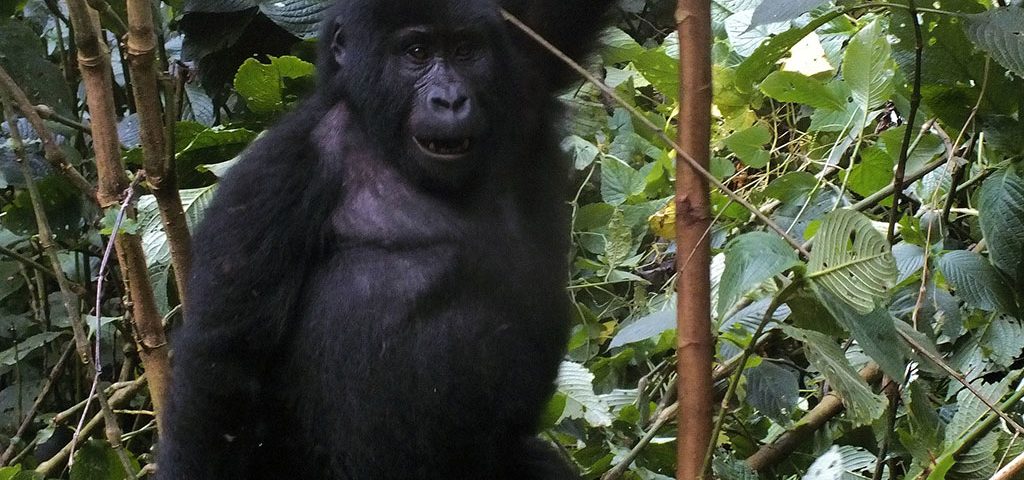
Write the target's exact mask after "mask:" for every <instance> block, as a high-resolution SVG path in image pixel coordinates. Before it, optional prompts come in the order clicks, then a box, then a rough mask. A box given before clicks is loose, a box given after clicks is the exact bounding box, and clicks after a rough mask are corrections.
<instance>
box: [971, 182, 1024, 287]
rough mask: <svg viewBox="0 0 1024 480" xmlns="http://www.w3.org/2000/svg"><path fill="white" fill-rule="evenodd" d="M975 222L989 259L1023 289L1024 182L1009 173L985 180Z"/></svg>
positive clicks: (979, 194)
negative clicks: (985, 243) (983, 236)
mask: <svg viewBox="0 0 1024 480" xmlns="http://www.w3.org/2000/svg"><path fill="white" fill-rule="evenodd" d="M978 223H979V224H980V225H981V231H982V233H983V234H984V235H985V241H986V242H988V255H989V260H991V261H992V264H993V265H995V266H996V267H997V268H999V270H1001V271H1002V272H1003V273H1005V274H1006V275H1007V276H1008V277H1010V278H1011V279H1012V280H1013V282H1014V284H1015V285H1017V286H1019V287H1020V288H1024V180H1022V179H1021V178H1020V177H1019V176H1017V175H1016V174H1015V173H1013V172H1012V171H1010V170H1004V171H1003V172H1000V173H997V174H996V175H993V176H992V177H991V178H989V179H988V180H985V183H984V184H982V186H981V190H980V191H979V192H978ZM1022 300H1024V297H1022Z"/></svg>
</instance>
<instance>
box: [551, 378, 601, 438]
mask: <svg viewBox="0 0 1024 480" xmlns="http://www.w3.org/2000/svg"><path fill="white" fill-rule="evenodd" d="M555 383H556V384H557V385H558V392H559V393H562V394H564V395H565V397H566V404H565V410H564V411H563V413H562V415H563V416H566V417H569V418H582V419H584V420H586V421H587V423H589V424H590V425H591V426H593V427H608V426H611V424H612V417H611V413H610V409H609V408H608V405H607V404H606V403H604V400H602V399H601V397H598V396H597V394H595V393H594V374H593V373H591V372H590V370H587V367H585V366H583V365H581V364H578V363H574V362H562V364H561V365H560V366H559V367H558V379H557V380H556V381H555Z"/></svg>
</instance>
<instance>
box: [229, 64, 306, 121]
mask: <svg viewBox="0 0 1024 480" xmlns="http://www.w3.org/2000/svg"><path fill="white" fill-rule="evenodd" d="M315 70H316V69H315V67H314V66H313V64H312V63H309V62H306V61H303V60H301V59H299V58H298V57H292V56H284V57H270V64H269V65H267V64H263V63H260V62H259V61H257V60H256V59H255V58H249V59H247V60H246V61H245V63H243V64H242V66H241V67H239V68H238V73H236V74H235V83H234V84H235V89H236V90H237V91H238V94H239V95H241V96H242V98H245V102H246V105H248V107H249V109H250V110H252V111H253V112H256V113H275V112H280V111H283V110H284V108H285V93H284V92H285V84H284V80H285V79H298V78H303V77H312V76H313V74H314V73H315Z"/></svg>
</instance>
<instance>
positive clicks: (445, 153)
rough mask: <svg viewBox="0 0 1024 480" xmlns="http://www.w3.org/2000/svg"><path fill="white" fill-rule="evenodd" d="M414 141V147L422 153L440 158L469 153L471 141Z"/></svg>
mask: <svg viewBox="0 0 1024 480" xmlns="http://www.w3.org/2000/svg"><path fill="white" fill-rule="evenodd" d="M413 138H415V139H416V145H418V146H419V147H420V149H421V150H423V151H424V152H426V153H428V154H430V155H434V156H440V157H459V156H462V155H465V154H467V153H469V148H470V146H471V145H472V143H473V142H472V141H470V139H469V138H421V137H413Z"/></svg>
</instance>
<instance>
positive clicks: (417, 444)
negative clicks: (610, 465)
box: [157, 0, 612, 480]
mask: <svg viewBox="0 0 1024 480" xmlns="http://www.w3.org/2000/svg"><path fill="white" fill-rule="evenodd" d="M610 3H612V2H611V0H557V1H556V0H504V1H501V2H498V1H496V0H476V1H470V0H417V1H410V0H404V1H400V0H376V1H373V0H365V1H358V0H341V1H340V2H339V4H338V5H337V6H336V7H335V10H334V11H333V14H332V16H330V17H329V18H331V19H333V20H328V21H326V22H325V26H324V30H323V34H322V35H321V45H322V48H321V58H320V67H319V69H320V70H319V72H320V78H319V87H318V90H317V93H316V94H315V95H314V97H313V98H311V99H309V100H308V101H306V102H304V104H303V105H301V106H300V107H299V108H298V109H297V111H296V112H294V113H292V114H291V115H290V116H288V117H287V118H285V119H284V120H282V121H281V123H280V124H279V125H277V126H276V127H274V128H273V129H272V130H271V131H270V132H269V133H268V134H267V135H265V136H264V137H262V138H261V139H260V140H258V141H257V142H256V143H255V144H254V145H253V146H252V147H251V148H250V149H249V150H248V151H247V152H246V154H245V155H244V159H243V160H242V161H241V162H240V163H239V164H238V165H237V166H235V167H234V168H233V169H232V171H231V172H230V174H229V175H228V177H227V178H225V179H224V180H223V182H222V184H221V185H220V187H219V191H218V193H217V196H216V199H215V200H214V203H213V205H211V207H210V208H209V210H208V211H207V213H206V218H205V219H204V221H203V223H202V225H201V226H200V228H199V229H198V231H197V232H196V237H195V241H194V246H195V247H194V253H193V256H194V260H193V262H194V265H193V270H192V271H193V274H192V278H191V281H190V283H189V292H188V293H187V299H188V302H187V312H186V322H185V325H184V326H183V327H182V329H181V331H180V332H178V333H177V334H176V335H175V336H174V337H173V342H174V343H173V347H174V385H173V392H172V395H171V398H170V401H169V405H168V406H167V408H166V415H165V417H164V418H165V419H166V421H165V424H164V425H163V433H162V438H161V442H160V445H159V449H160V456H159V463H158V471H159V473H158V476H157V478H159V479H162V480H214V479H216V480H231V479H239V480H243V479H244V480H261V479H268V480H269V479H289V478H294V479H313V480H320V479H323V480H341V479H348V480H362V479H370V480H377V479H388V480H390V479H396V480H397V479H509V480H511V479H527V480H529V479H537V480H541V479H545V480H555V479H559V480H560V479H566V478H574V477H575V474H573V473H572V469H571V468H570V467H569V466H568V464H567V463H566V462H565V460H564V459H562V458H561V456H560V455H559V454H558V453H557V452H555V451H554V450H552V449H551V448H549V447H548V446H547V445H545V444H544V443H543V442H542V441H539V440H537V439H536V438H535V437H534V435H535V434H536V421H537V418H538V416H539V414H540V412H541V410H542V408H543V406H544V404H545V402H546V401H547V399H548V397H549V396H550V395H551V393H552V390H553V384H552V382H553V380H554V377H555V373H556V369H557V366H558V363H559V361H560V359H561V357H562V355H563V349H564V345H565V342H566V335H567V329H568V326H569V323H568V322H569V313H570V312H569V302H568V298H567V296H566V294H565V290H564V285H565V282H566V275H567V270H568V268H567V265H566V260H567V258H566V253H567V249H568V225H567V221H568V219H567V212H566V208H565V195H564V194H565V190H566V189H565V188H564V187H565V185H564V183H565V181H566V179H567V166H566V163H565V162H564V161H563V159H562V158H561V155H560V153H559V150H558V139H559V137H558V135H557V134H556V132H555V131H554V130H553V128H552V127H553V124H554V123H555V122H556V121H557V119H558V116H559V115H560V111H559V109H558V108H557V104H556V102H555V101H554V100H553V93H555V92H556V91H557V90H559V89H562V88H565V87H567V86H568V82H569V79H570V77H569V76H568V75H567V74H566V72H567V70H565V69H564V68H563V67H562V66H561V65H560V64H558V63H557V60H555V59H554V58H553V57H551V56H550V54H548V53H546V52H543V51H541V50H538V49H537V48H535V47H534V46H533V43H532V41H531V40H528V39H526V38H525V37H523V36H522V35H521V34H519V33H518V32H516V31H514V27H512V26H511V25H508V24H506V23H505V22H503V21H502V20H501V17H500V14H499V10H498V9H499V6H501V7H504V8H507V9H508V10H509V11H511V12H512V13H513V14H515V15H517V16H519V17H520V18H521V19H523V20H524V21H525V22H526V23H527V24H530V25H534V26H535V27H536V28H537V30H538V31H539V33H541V34H542V35H544V36H545V37H546V38H548V39H549V40H551V41H552V42H553V43H554V44H555V45H557V46H559V47H561V48H563V49H566V51H568V52H569V53H571V54H572V55H574V56H575V57H576V58H580V57H581V56H583V55H585V54H586V53H587V52H588V51H589V45H591V43H592V40H593V37H594V36H595V35H596V33H597V30H598V28H599V26H600V18H601V16H602V14H603V12H604V11H605V10H606V9H607V6H608V5H609V4H610ZM499 4H500V5H499ZM410 26H416V27H417V28H418V27H421V26H422V27H426V30H427V31H428V33H427V35H426V36H425V37H422V38H426V40H424V41H423V42H422V43H423V44H426V45H428V47H427V49H428V50H429V52H427V53H429V54H430V55H429V56H428V57H429V58H422V57H425V56H424V55H421V54H422V53H423V52H422V51H420V50H416V49H415V48H412V47H410V46H409V45H405V44H399V43H400V42H399V43H396V42H398V40H396V39H395V35H398V36H399V37H401V39H402V40H401V41H402V42H404V41H405V40H404V39H405V37H404V36H403V35H407V34H408V27H410ZM413 30H416V29H415V28H414V29H413ZM458 31H462V33H458ZM403 32H404V33H403ZM421 33H422V32H421ZM417 35H419V34H417V33H415V32H414V34H413V38H414V43H415V42H419V41H420V39H422V38H421V37H420V36H417ZM467 39H468V40H467ZM464 40H465V41H464ZM414 137H415V138H417V139H428V140H422V141H419V140H414ZM463 137H465V138H471V139H472V143H471V145H472V146H471V147H470V149H469V150H468V151H466V152H461V153H459V154H455V155H452V156H448V157H445V156H443V155H442V156H438V155H436V154H433V153H430V152H435V153H436V151H435V150H428V149H427V148H426V147H425V145H426V144H429V143H430V141H429V139H433V138H444V139H447V138H463ZM417 142H419V143H417ZM421 146H422V147H421ZM434 147H436V145H432V146H431V148H434Z"/></svg>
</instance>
